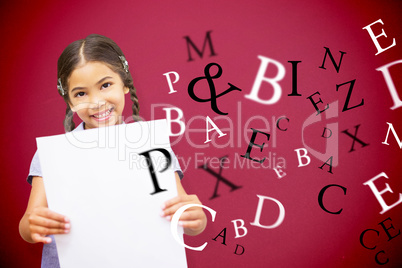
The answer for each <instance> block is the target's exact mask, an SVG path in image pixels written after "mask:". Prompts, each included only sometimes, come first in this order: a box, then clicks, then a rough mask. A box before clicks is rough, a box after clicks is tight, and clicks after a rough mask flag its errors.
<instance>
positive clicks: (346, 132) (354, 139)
mask: <svg viewBox="0 0 402 268" xmlns="http://www.w3.org/2000/svg"><path fill="white" fill-rule="evenodd" d="M359 127H360V125H357V126H355V128H356V130H355V135H352V134H350V133H349V132H348V130H347V129H346V130H344V131H342V133H345V134H346V135H348V136H349V137H351V138H352V139H353V143H352V148H351V149H350V151H349V153H350V152H353V151H354V150H355V149H354V147H355V141H357V142H358V143H360V144H361V145H362V147H365V146H367V145H369V144H368V143H364V142H363V141H362V140H360V139H358V138H356V136H357V130H358V129H359Z"/></svg>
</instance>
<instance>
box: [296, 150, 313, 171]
mask: <svg viewBox="0 0 402 268" xmlns="http://www.w3.org/2000/svg"><path fill="white" fill-rule="evenodd" d="M295 151H296V153H297V158H298V160H299V165H298V166H297V167H304V166H307V165H308V164H310V161H311V159H310V157H309V156H308V155H307V150H306V149H305V148H299V149H295ZM300 151H303V152H304V155H300ZM302 157H304V158H306V159H307V163H306V164H303V162H302V160H301V158H302Z"/></svg>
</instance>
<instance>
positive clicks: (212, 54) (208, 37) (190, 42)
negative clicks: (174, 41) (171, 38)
mask: <svg viewBox="0 0 402 268" xmlns="http://www.w3.org/2000/svg"><path fill="white" fill-rule="evenodd" d="M211 32H212V31H208V32H207V33H206V35H205V39H204V44H203V45H202V51H200V50H199V49H198V48H197V47H196V46H195V45H194V43H193V41H191V39H190V37H189V36H184V39H186V41H187V51H188V61H192V60H193V59H192V58H191V52H190V45H191V46H192V47H193V49H194V50H195V52H197V54H198V56H200V58H202V56H204V50H205V46H206V45H207V42H208V44H209V49H210V50H211V55H209V56H210V57H212V56H216V54H215V51H214V47H213V46H212V40H211V35H210V33H211Z"/></svg>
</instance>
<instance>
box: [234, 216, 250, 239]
mask: <svg viewBox="0 0 402 268" xmlns="http://www.w3.org/2000/svg"><path fill="white" fill-rule="evenodd" d="M237 221H239V222H240V226H237V224H236V222H237ZM232 222H233V225H234V229H235V233H236V236H235V238H239V237H243V236H246V234H247V228H246V227H244V221H243V220H242V219H238V220H233V221H232ZM240 228H241V229H243V230H244V233H243V235H240V234H239V229H240Z"/></svg>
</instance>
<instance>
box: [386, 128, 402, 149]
mask: <svg viewBox="0 0 402 268" xmlns="http://www.w3.org/2000/svg"><path fill="white" fill-rule="evenodd" d="M387 124H388V125H389V127H388V131H387V136H386V137H385V141H384V142H383V143H382V144H386V145H389V144H388V143H387V140H388V134H389V130H392V134H394V137H395V140H396V141H397V142H398V144H399V148H400V149H402V141H400V140H399V137H398V135H397V134H396V131H395V129H394V126H393V125H392V124H391V123H388V122H387Z"/></svg>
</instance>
